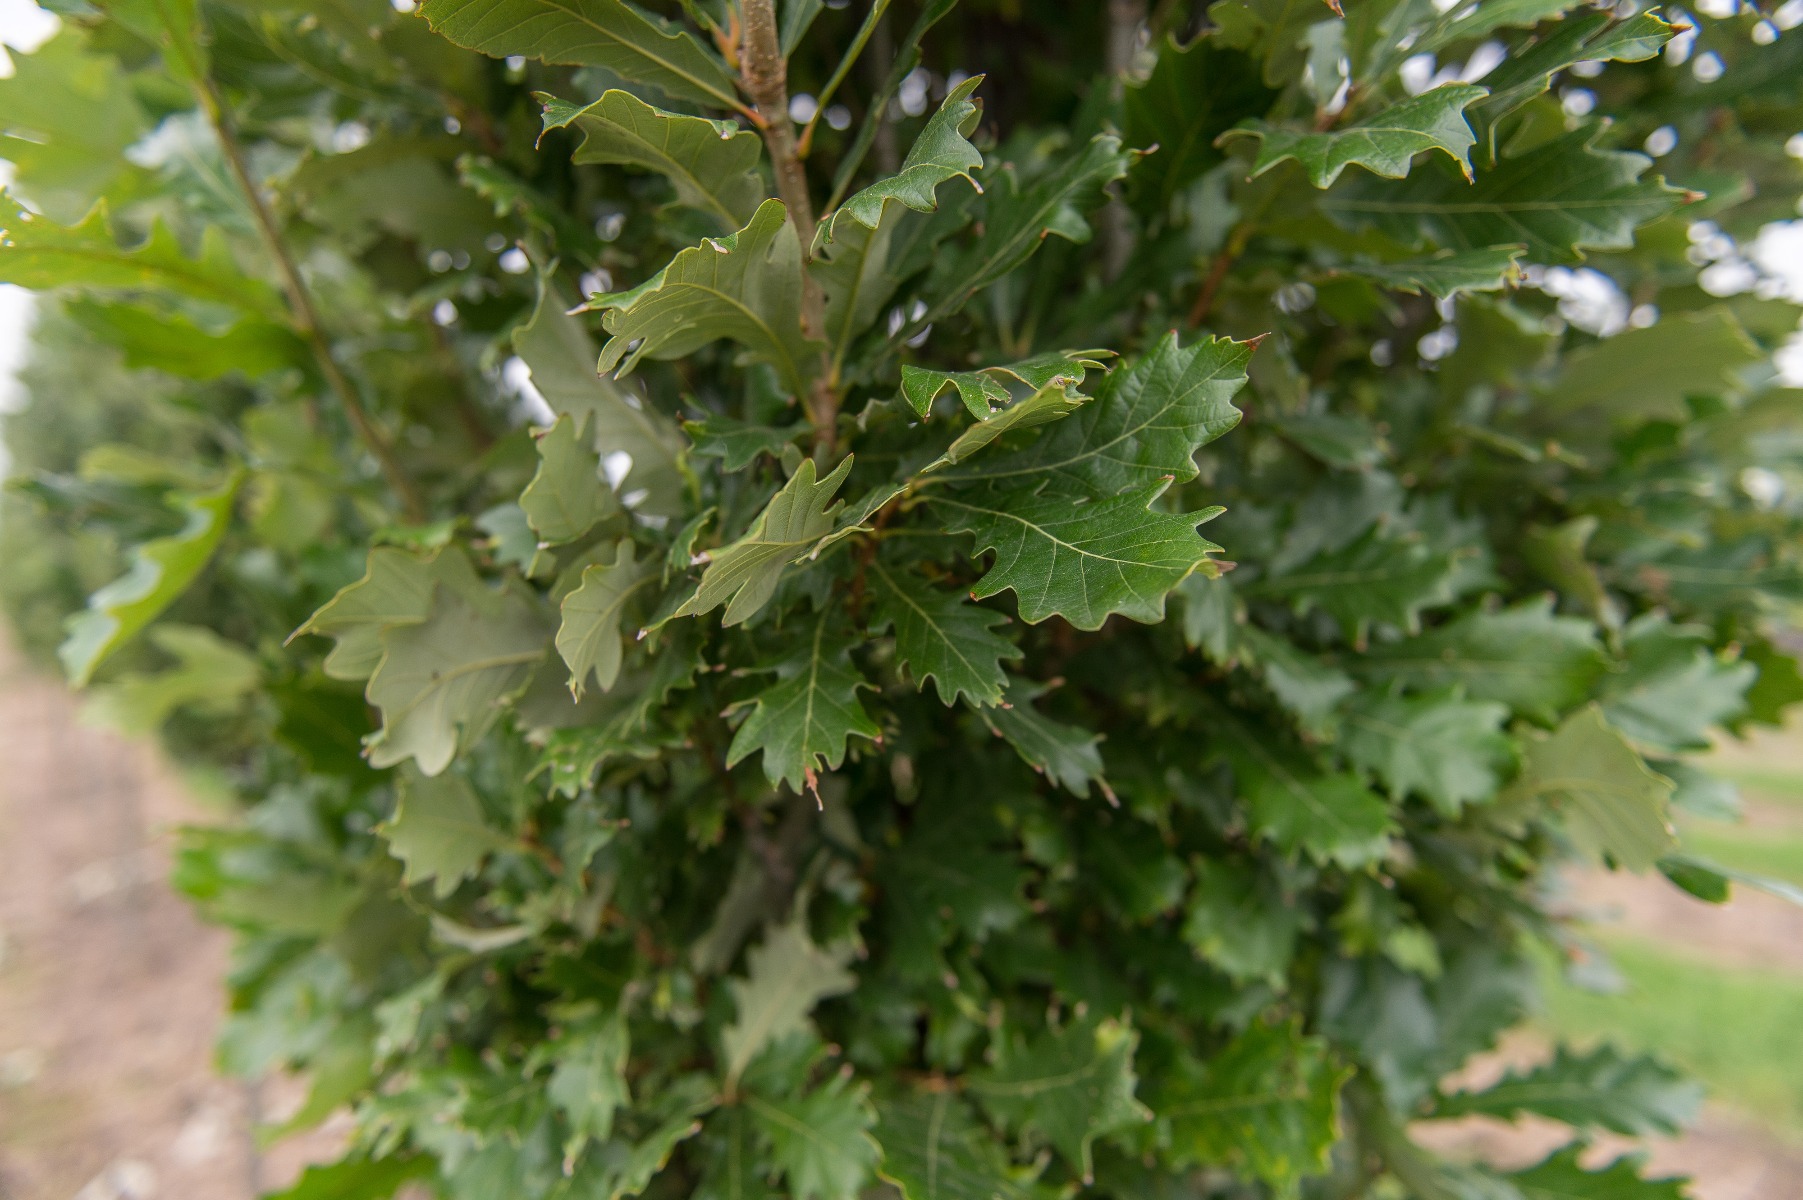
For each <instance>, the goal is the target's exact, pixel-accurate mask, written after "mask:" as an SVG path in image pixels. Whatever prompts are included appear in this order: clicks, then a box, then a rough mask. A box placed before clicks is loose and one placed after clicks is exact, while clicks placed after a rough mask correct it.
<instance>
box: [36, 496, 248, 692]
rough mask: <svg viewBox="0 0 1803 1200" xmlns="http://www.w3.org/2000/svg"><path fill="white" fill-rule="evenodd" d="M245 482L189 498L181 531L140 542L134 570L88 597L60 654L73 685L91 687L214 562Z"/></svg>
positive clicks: (184, 499) (185, 504) (184, 505)
mask: <svg viewBox="0 0 1803 1200" xmlns="http://www.w3.org/2000/svg"><path fill="white" fill-rule="evenodd" d="M243 482H244V476H243V475H242V474H233V475H232V476H231V477H230V478H229V479H227V480H226V481H225V483H223V484H222V485H220V486H219V487H218V488H217V489H215V490H213V491H211V492H205V493H202V494H200V495H193V496H187V497H184V498H183V500H182V507H183V508H184V509H186V510H187V514H188V519H187V522H186V523H185V524H184V525H183V526H182V528H181V530H180V531H178V532H176V533H172V534H170V535H169V536H168V537H161V538H155V539H153V540H151V541H148V542H145V543H144V544H143V545H141V546H139V547H138V548H137V550H136V551H135V552H134V553H133V555H132V565H131V569H130V570H129V571H127V572H126V573H125V574H124V575H121V576H120V577H119V578H118V579H115V580H113V582H111V583H109V584H107V585H106V586H105V587H103V588H101V589H100V590H99V591H97V592H95V593H94V594H93V595H92V596H90V597H88V606H87V608H86V609H85V610H83V611H82V612H81V613H79V614H77V615H76V616H74V617H72V618H70V620H69V624H68V629H69V633H68V636H67V637H66V638H64V639H63V644H62V645H61V646H60V647H58V648H57V655H58V656H59V657H60V658H61V659H62V661H63V669H64V670H65V671H67V672H68V675H69V681H70V682H71V683H73V684H74V685H75V686H76V687H82V686H85V685H86V684H87V682H88V680H90V679H92V678H93V677H94V671H95V669H96V668H98V667H99V666H100V664H101V663H102V662H104V661H105V660H106V658H107V656H108V655H110V654H112V652H113V651H115V650H117V649H118V648H119V647H120V646H123V645H124V644H125V643H126V642H128V641H130V640H131V639H132V638H134V637H136V636H137V635H138V634H139V633H140V632H141V631H142V630H143V629H144V627H145V626H146V625H148V624H150V623H151V622H152V621H154V620H156V618H157V617H158V616H159V615H160V614H161V613H162V612H163V610H164V609H166V608H168V607H169V606H170V605H171V604H173V603H175V601H176V598H177V597H179V596H180V595H181V594H182V593H183V592H184V591H186V590H187V589H188V585H189V584H191V583H193V582H194V580H195V578H196V577H197V576H199V574H200V572H201V571H202V570H203V569H204V568H205V567H206V565H207V563H208V562H210V561H212V558H213V551H214V550H216V549H218V548H219V542H220V539H221V538H223V537H224V536H225V530H226V526H227V525H228V524H229V523H230V521H231V516H232V504H233V502H234V501H235V500H236V499H237V496H238V488H239V487H240V485H242V483H243Z"/></svg>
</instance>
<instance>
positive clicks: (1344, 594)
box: [1252, 530, 1457, 643]
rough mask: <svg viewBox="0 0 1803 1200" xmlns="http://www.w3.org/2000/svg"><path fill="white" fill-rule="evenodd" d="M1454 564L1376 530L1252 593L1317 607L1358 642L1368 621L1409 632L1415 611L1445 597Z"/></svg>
mask: <svg viewBox="0 0 1803 1200" xmlns="http://www.w3.org/2000/svg"><path fill="white" fill-rule="evenodd" d="M1456 565H1457V563H1456V560H1455V559H1454V557H1453V556H1452V555H1451V554H1449V553H1438V554H1436V553H1434V552H1433V551H1432V550H1430V549H1428V547H1427V546H1425V545H1423V544H1422V543H1421V542H1419V541H1412V540H1411V541H1402V540H1397V539H1392V538H1386V537H1383V536H1381V535H1380V534H1379V533H1378V532H1377V531H1376V530H1373V531H1372V532H1371V533H1369V534H1367V535H1365V536H1364V537H1362V538H1359V539H1358V540H1357V541H1354V542H1351V543H1350V544H1348V545H1346V546H1342V547H1340V548H1339V549H1337V550H1331V551H1328V552H1327V553H1325V554H1319V555H1316V556H1315V557H1313V558H1311V559H1309V560H1308V561H1307V562H1305V563H1303V564H1301V565H1300V566H1298V567H1296V568H1294V569H1292V570H1289V571H1286V572H1284V573H1283V574H1281V575H1277V576H1275V577H1273V578H1270V579H1266V580H1263V581H1261V582H1260V583H1259V584H1258V585H1256V586H1255V587H1254V588H1253V589H1252V590H1253V592H1254V594H1264V595H1276V596H1282V597H1285V598H1287V599H1288V600H1289V601H1290V603H1291V605H1292V606H1293V607H1294V608H1295V610H1296V611H1297V612H1298V613H1307V612H1308V611H1310V610H1311V609H1317V608H1318V609H1320V610H1322V611H1323V612H1325V613H1327V614H1328V615H1329V616H1331V617H1332V618H1333V619H1334V620H1335V621H1336V622H1337V623H1338V624H1339V626H1340V628H1341V630H1343V631H1344V632H1345V634H1346V635H1347V636H1348V637H1350V638H1352V639H1353V640H1354V641H1355V642H1359V643H1362V642H1363V641H1364V639H1365V634H1366V632H1367V630H1369V629H1370V627H1371V625H1372V624H1373V623H1379V624H1384V625H1391V626H1394V627H1396V628H1399V629H1406V630H1409V631H1410V632H1413V631H1414V630H1415V629H1416V628H1418V627H1419V624H1420V621H1419V617H1420V613H1421V610H1422V609H1423V608H1426V607H1428V606H1429V605H1432V604H1436V603H1442V602H1444V601H1445V599H1446V597H1447V587H1446V585H1447V583H1448V582H1449V581H1450V578H1451V576H1452V572H1453V570H1454V568H1455V566H1456Z"/></svg>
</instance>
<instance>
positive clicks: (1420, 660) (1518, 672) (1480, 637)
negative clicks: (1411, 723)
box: [1359, 597, 1605, 725]
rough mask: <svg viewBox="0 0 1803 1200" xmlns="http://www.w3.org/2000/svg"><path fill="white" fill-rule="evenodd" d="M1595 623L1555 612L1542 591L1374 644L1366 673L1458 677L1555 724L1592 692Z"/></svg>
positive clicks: (1416, 684)
mask: <svg viewBox="0 0 1803 1200" xmlns="http://www.w3.org/2000/svg"><path fill="white" fill-rule="evenodd" d="M1604 661H1605V660H1604V658H1603V653H1602V648H1601V646H1599V645H1598V643H1597V640H1596V627H1595V626H1594V625H1593V624H1592V623H1591V622H1589V621H1586V620H1582V619H1580V618H1577V617H1562V616H1555V615H1554V613H1553V610H1552V600H1551V599H1550V598H1549V597H1540V598H1537V599H1534V600H1528V601H1525V602H1524V603H1521V604H1518V605H1516V606H1515V607H1513V608H1505V609H1503V610H1501V611H1500V612H1484V611H1478V612H1473V613H1467V614H1466V615H1465V616H1463V617H1460V618H1459V619H1458V620H1456V621H1453V622H1451V623H1450V624H1447V625H1442V626H1441V627H1440V628H1438V629H1434V630H1431V631H1429V632H1427V633H1424V634H1422V635H1421V636H1419V637H1414V638H1409V639H1407V640H1406V641H1401V642H1391V643H1387V644H1384V645H1378V646H1373V647H1372V648H1371V653H1370V654H1369V655H1368V656H1367V657H1366V659H1365V660H1364V661H1363V662H1362V663H1360V664H1359V666H1360V669H1361V670H1362V671H1363V673H1364V674H1366V675H1369V676H1371V677H1374V678H1376V679H1380V680H1396V681H1398V682H1401V683H1403V684H1406V685H1407V686H1409V687H1411V688H1424V689H1427V688H1443V687H1446V686H1447V685H1448V684H1458V685H1460V686H1461V687H1463V688H1464V690H1465V694H1466V695H1467V696H1468V697H1470V698H1471V699H1473V700H1500V701H1501V702H1502V703H1504V704H1507V705H1508V706H1509V707H1510V708H1512V709H1514V710H1515V711H1516V712H1518V713H1520V714H1521V715H1522V716H1524V717H1527V718H1528V719H1530V720H1533V721H1537V722H1539V723H1541V724H1543V725H1550V724H1552V723H1553V722H1554V721H1556V720H1558V716H1559V713H1561V712H1563V711H1564V710H1565V709H1568V708H1570V707H1571V706H1572V705H1574V704H1576V703H1578V702H1579V701H1580V700H1582V699H1583V698H1584V697H1585V696H1587V695H1589V694H1590V688H1591V686H1592V684H1594V683H1595V682H1596V679H1597V677H1598V676H1599V675H1601V674H1602V672H1603V668H1604Z"/></svg>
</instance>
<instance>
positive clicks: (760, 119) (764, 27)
mask: <svg viewBox="0 0 1803 1200" xmlns="http://www.w3.org/2000/svg"><path fill="white" fill-rule="evenodd" d="M740 13H741V15H742V18H743V20H744V40H743V42H742V43H741V44H742V46H743V48H744V49H743V52H742V53H741V54H740V56H739V78H740V80H741V82H742V83H743V84H744V87H745V92H746V94H747V95H749V96H750V97H751V99H752V101H753V102H754V103H755V104H756V105H757V123H758V126H759V128H760V129H761V130H762V131H763V134H764V145H765V146H766V147H767V148H768V149H769V151H770V164H771V168H772V170H773V171H774V173H775V175H776V191H777V194H778V195H779V196H781V197H782V201H783V204H784V205H786V206H787V207H788V210H789V221H790V223H791V224H792V225H794V227H795V236H796V237H797V238H799V239H800V241H801V253H802V256H803V257H804V258H805V257H806V256H807V253H808V248H809V247H810V246H811V245H812V244H813V241H814V202H813V200H812V198H810V197H809V195H808V171H807V167H806V166H805V165H804V164H803V163H802V161H801V149H800V147H799V146H798V145H797V144H796V141H795V126H794V123H793V122H792V121H790V120H789V64H788V60H787V59H785V58H784V57H783V52H782V44H781V42H780V40H779V39H778V37H777V32H776V4H775V0H744V3H743V4H742V5H741V6H740ZM822 308H823V305H822V299H821V295H820V288H819V285H817V284H816V283H815V282H814V279H813V276H812V275H810V274H808V273H807V272H806V271H804V272H803V273H802V277H801V330H802V333H803V334H805V335H806V336H807V337H809V338H814V339H820V338H821V337H822V334H823V332H824V330H825V325H826V322H825V319H824V317H823V315H822ZM804 399H805V401H806V405H807V411H808V419H809V421H811V422H812V423H813V426H814V438H815V441H816V444H817V445H818V446H819V447H820V448H821V449H823V450H825V451H826V452H827V453H828V454H831V453H832V452H833V450H834V449H835V448H836V444H837V441H838V423H839V393H838V390H837V389H836V388H835V387H834V386H833V383H832V380H831V375H830V372H829V371H828V370H826V367H825V356H824V354H823V355H822V370H821V372H820V376H819V378H818V379H817V380H816V381H815V383H814V387H813V389H812V391H811V393H810V394H809V395H808V396H806V397H805V398H804Z"/></svg>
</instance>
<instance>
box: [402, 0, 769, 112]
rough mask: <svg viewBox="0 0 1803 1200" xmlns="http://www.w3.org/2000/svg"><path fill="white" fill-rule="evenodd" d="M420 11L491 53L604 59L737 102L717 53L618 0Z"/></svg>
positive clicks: (649, 79)
mask: <svg viewBox="0 0 1803 1200" xmlns="http://www.w3.org/2000/svg"><path fill="white" fill-rule="evenodd" d="M420 15H421V16H423V17H424V18H425V19H426V21H427V23H428V24H430V25H431V26H432V28H433V30H435V31H436V32H437V33H438V34H440V35H441V36H443V37H445V38H448V39H450V40H451V41H453V42H455V43H456V44H457V45H459V46H463V47H465V48H467V49H470V50H475V51H478V52H480V53H482V54H486V55H488V56H490V57H491V58H507V57H510V56H514V55H518V56H521V57H525V58H536V59H538V60H539V61H541V62H547V63H561V64H567V65H570V66H584V67H606V68H607V69H608V70H610V71H614V72H616V73H618V74H619V75H621V76H623V77H624V78H627V79H636V80H639V81H641V82H643V83H649V84H652V85H654V86H655V87H658V88H661V89H663V90H664V91H666V92H668V93H670V95H672V96H680V97H682V98H683V99H685V100H693V101H695V102H696V103H698V104H708V105H714V106H716V107H721V108H737V107H739V106H740V105H739V100H738V96H737V94H736V93H735V91H734V88H733V81H732V76H730V75H728V74H727V72H726V67H725V66H724V65H723V64H722V63H721V62H720V60H719V59H717V58H715V57H714V56H713V55H712V54H710V53H709V52H708V51H707V50H706V49H705V48H704V47H703V46H702V44H701V43H700V42H698V41H696V40H695V39H694V38H693V37H692V36H690V35H689V34H688V33H687V32H686V31H683V30H679V29H672V28H670V27H669V26H667V25H665V24H664V23H663V22H661V21H658V20H656V19H654V18H652V17H649V16H647V15H646V14H645V13H643V12H640V11H639V10H638V9H636V8H634V7H633V6H632V5H630V4H625V3H622V0H425V3H424V4H422V5H421V6H420Z"/></svg>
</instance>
